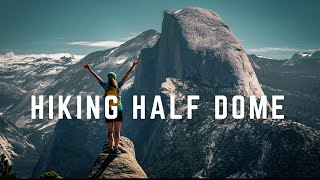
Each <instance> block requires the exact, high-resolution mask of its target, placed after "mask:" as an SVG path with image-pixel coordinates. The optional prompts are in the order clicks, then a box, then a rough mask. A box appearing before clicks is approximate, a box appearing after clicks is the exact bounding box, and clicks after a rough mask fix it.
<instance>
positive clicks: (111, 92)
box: [105, 82, 121, 107]
mask: <svg viewBox="0 0 320 180" xmlns="http://www.w3.org/2000/svg"><path fill="white" fill-rule="evenodd" d="M105 96H116V97H117V98H118V103H113V101H112V100H109V106H110V107H111V106H120V105H121V98H120V90H119V88H115V87H112V86H111V85H110V83H109V82H108V83H107V87H106V92H105Z"/></svg>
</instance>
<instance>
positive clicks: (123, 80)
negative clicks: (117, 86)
mask: <svg viewBox="0 0 320 180" xmlns="http://www.w3.org/2000/svg"><path fill="white" fill-rule="evenodd" d="M139 63H140V61H133V64H132V66H131V68H130V69H129V71H128V72H127V74H126V75H125V76H124V77H123V78H122V83H125V82H126V81H127V80H128V78H129V76H130V74H131V72H132V71H133V70H134V67H136V65H138V64H139Z"/></svg>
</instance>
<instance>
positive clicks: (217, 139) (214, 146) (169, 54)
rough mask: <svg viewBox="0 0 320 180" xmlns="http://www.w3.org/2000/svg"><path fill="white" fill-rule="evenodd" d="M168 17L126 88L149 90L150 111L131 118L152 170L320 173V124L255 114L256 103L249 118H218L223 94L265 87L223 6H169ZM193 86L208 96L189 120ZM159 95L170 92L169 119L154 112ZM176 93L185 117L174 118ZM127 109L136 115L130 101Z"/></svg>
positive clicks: (141, 155)
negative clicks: (172, 100)
mask: <svg viewBox="0 0 320 180" xmlns="http://www.w3.org/2000/svg"><path fill="white" fill-rule="evenodd" d="M162 25H163V26H162V32H161V35H160V38H159V40H158V41H157V43H156V44H155V45H154V46H153V47H151V48H146V49H143V50H142V51H141V54H140V60H141V64H140V65H139V66H138V67H137V72H136V76H135V81H134V84H133V86H132V88H131V89H129V90H127V91H126V93H125V94H124V96H123V97H124V101H125V102H127V103H125V104H132V101H131V100H130V98H132V95H135V94H138V95H146V119H145V120H135V121H129V122H128V125H127V126H126V127H125V128H124V133H125V136H127V137H129V138H130V139H131V140H133V142H134V144H135V145H136V152H137V160H138V162H139V163H140V164H141V166H142V168H143V169H144V170H145V171H146V173H147V174H148V176H150V177H172V178H173V177H199V178H202V177H203V178H207V177H235V178H237V177H238V178H241V177H310V176H311V177H317V176H320V174H319V173H318V171H315V169H318V168H319V165H318V164H319V159H320V158H319V157H320V151H319V142H320V139H319V137H320V136H319V135H320V134H319V131H318V130H317V129H313V128H311V127H308V126H306V125H304V124H301V123H296V122H293V121H291V120H288V119H287V120H281V121H280V120H272V119H267V120H250V119H249V117H248V111H246V113H245V118H244V119H242V120H235V119H233V118H232V117H231V116H228V117H227V118H226V119H224V120H216V119H214V96H215V95H221V94H223V95H226V96H227V97H228V99H229V102H230V101H231V98H232V97H233V96H234V95H239V94H240V95H244V96H245V97H246V98H247V97H248V96H249V95H256V96H258V97H260V96H261V95H263V94H264V92H263V91H262V89H261V87H260V84H259V82H258V80H257V77H256V74H255V72H254V70H253V68H252V66H251V64H250V61H249V59H248V57H247V55H246V53H245V51H244V49H243V47H242V46H241V44H240V43H239V41H238V40H237V39H236V38H235V37H234V35H233V34H232V33H231V32H230V30H229V28H228V26H226V25H225V24H224V23H223V22H222V20H221V19H220V17H219V16H218V15H217V14H215V13H213V12H211V11H209V10H205V9H201V8H186V9H182V10H178V11H165V12H164V19H163V24H162ZM255 65H257V64H255ZM193 94H196V95H199V96H200V100H199V101H198V103H197V104H198V105H199V109H198V110H196V111H195V112H194V113H193V118H192V119H190V120H188V119H187V117H186V114H187V111H186V104H187V99H186V96H187V95H193ZM154 95H161V97H162V99H163V104H164V109H165V114H166V118H165V120H161V119H160V118H159V117H158V118H157V119H155V120H150V119H149V117H150V116H149V115H150V111H151V108H152V101H153V99H154ZM173 95H174V96H175V97H176V108H177V109H176V114H181V115H182V120H170V117H169V108H170V104H169V102H170V101H169V96H173ZM228 107H229V108H228V114H229V115H230V114H231V106H230V104H228ZM125 108H126V107H125ZM245 109H248V107H245ZM125 113H126V114H125V116H126V117H128V119H131V117H132V111H130V108H128V110H127V111H126V112H125ZM300 154H301V155H300ZM293 157H295V159H292V158H293ZM310 159H312V161H310ZM155 162H156V163H155Z"/></svg>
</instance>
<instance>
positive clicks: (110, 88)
mask: <svg viewBox="0 0 320 180" xmlns="http://www.w3.org/2000/svg"><path fill="white" fill-rule="evenodd" d="M139 63H140V61H133V64H132V67H131V68H130V69H129V71H128V72H127V74H126V75H125V76H124V77H123V78H122V80H121V81H119V82H117V80H116V78H117V75H116V74H115V73H114V72H110V73H109V74H108V82H105V81H103V80H102V79H101V78H100V77H99V75H98V74H97V73H95V72H94V71H93V70H92V69H91V68H90V66H89V65H88V64H83V65H82V66H83V67H84V68H86V69H88V70H89V72H90V73H91V74H92V75H93V76H94V77H95V78H96V80H97V81H98V83H99V84H100V85H101V86H102V87H103V89H104V90H105V96H116V97H117V98H118V103H113V101H112V100H110V101H109V106H110V107H109V112H110V114H111V115H112V114H113V113H114V112H113V110H112V109H111V107H112V106H117V107H118V108H117V111H118V116H117V117H116V118H115V119H107V118H105V121H106V123H107V125H108V143H109V146H110V148H111V152H112V153H113V154H115V155H120V154H121V151H120V150H119V149H118V145H119V141H120V129H121V125H122V122H123V117H122V111H123V108H122V103H121V96H120V89H121V87H122V85H123V84H124V83H125V82H126V81H127V80H128V77H129V76H130V74H131V72H132V71H133V69H134V68H135V66H136V65H138V64H139Z"/></svg>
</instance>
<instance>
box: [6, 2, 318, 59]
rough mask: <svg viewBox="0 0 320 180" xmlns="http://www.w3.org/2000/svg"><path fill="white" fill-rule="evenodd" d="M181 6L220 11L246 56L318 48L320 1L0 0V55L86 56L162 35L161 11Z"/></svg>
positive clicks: (280, 56) (276, 55)
mask: <svg viewBox="0 0 320 180" xmlns="http://www.w3.org/2000/svg"><path fill="white" fill-rule="evenodd" d="M185 7H202V8H206V9H210V10H212V11H214V12H216V13H218V14H219V15H220V17H221V18H222V20H223V21H224V22H225V23H226V24H227V25H228V26H229V28H230V29H231V31H232V32H233V33H234V34H235V35H236V37H237V38H238V39H239V40H240V41H241V43H242V44H243V45H244V47H245V49H246V51H247V53H248V54H251V53H254V54H257V55H262V56H265V57H270V58H278V59H283V58H290V57H291V56H292V55H293V54H294V53H295V52H298V51H310V52H312V51H316V50H320V35H319V32H320V20H319V17H320V1H318V0H299V1H298V0H161V1H160V0H134V1H133V0H95V1H91V0H90V1H89V0H87V1H85V0H77V1H72V0H55V1H49V0H23V1H19V0H0V23H1V25H0V55H3V54H6V53H8V52H13V53H15V54H39V53H47V54H49V53H72V54H79V55H86V54H89V53H91V52H94V51H97V50H103V49H108V48H111V47H115V46H119V45H120V44H121V43H123V42H125V41H127V40H129V39H130V38H133V37H135V36H137V35H138V34H140V33H141V32H143V31H146V30H148V29H155V30H157V31H159V32H161V24H162V18H163V10H166V9H171V10H178V9H181V8H185Z"/></svg>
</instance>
